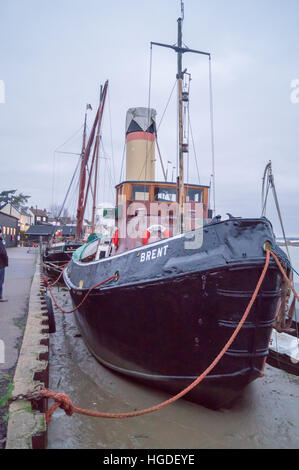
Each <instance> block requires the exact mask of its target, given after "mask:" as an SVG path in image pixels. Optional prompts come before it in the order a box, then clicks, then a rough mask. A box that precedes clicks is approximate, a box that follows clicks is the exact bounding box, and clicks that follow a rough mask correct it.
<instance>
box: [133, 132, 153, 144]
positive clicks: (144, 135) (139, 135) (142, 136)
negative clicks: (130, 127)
mask: <svg viewBox="0 0 299 470" xmlns="http://www.w3.org/2000/svg"><path fill="white" fill-rule="evenodd" d="M155 139H156V134H151V133H150V132H141V131H140V132H130V134H127V137H126V140H127V142H130V140H149V141H151V142H154V141H155Z"/></svg>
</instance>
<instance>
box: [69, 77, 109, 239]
mask: <svg viewBox="0 0 299 470" xmlns="http://www.w3.org/2000/svg"><path fill="white" fill-rule="evenodd" d="M107 89H108V80H107V81H106V82H105V85H104V88H103V90H102V89H101V95H100V104H99V108H98V111H97V114H96V117H95V120H94V123H93V126H92V130H91V133H90V136H89V139H88V142H87V146H86V149H85V137H84V138H83V146H82V157H81V170H80V183H79V196H78V206H77V225H76V239H77V240H78V239H80V238H81V236H82V227H83V218H84V213H85V209H86V204H87V198H88V191H89V188H90V183H91V175H92V171H93V167H94V163H95V160H97V159H98V147H99V136H100V130H101V124H102V118H103V112H104V106H105V100H106V95H107ZM85 127H86V115H85V125H84V128H85ZM96 130H97V135H96V141H95V146H94V151H93V156H92V161H91V167H90V172H89V177H88V181H87V185H86V170H87V163H88V159H89V155H90V151H91V148H92V144H93V141H94V136H95V133H96ZM84 135H85V133H84ZM97 168H98V165H97V162H96V165H95V181H96V180H97V173H96V172H97ZM95 189H96V188H95ZM94 198H95V195H94ZM94 198H93V212H94V211H95V206H96V204H95V200H94ZM92 220H93V226H94V214H93V216H92Z"/></svg>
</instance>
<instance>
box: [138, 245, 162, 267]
mask: <svg viewBox="0 0 299 470" xmlns="http://www.w3.org/2000/svg"><path fill="white" fill-rule="evenodd" d="M167 248H168V245H165V246H162V247H159V248H153V249H152V250H147V251H143V252H142V253H141V255H140V263H144V262H145V261H151V260H153V259H157V258H161V256H166V253H167Z"/></svg>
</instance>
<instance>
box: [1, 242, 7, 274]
mask: <svg viewBox="0 0 299 470" xmlns="http://www.w3.org/2000/svg"><path fill="white" fill-rule="evenodd" d="M6 266H8V257H7V252H6V248H5V245H4V243H3V239H2V237H0V268H6Z"/></svg>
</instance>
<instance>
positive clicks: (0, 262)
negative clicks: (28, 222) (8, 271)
mask: <svg viewBox="0 0 299 470" xmlns="http://www.w3.org/2000/svg"><path fill="white" fill-rule="evenodd" d="M7 266H8V257H7V252H6V248H5V243H4V240H3V238H2V229H1V228H0V302H7V300H6V299H3V297H2V293H3V292H2V291H3V283H4V273H5V268H6V267H7Z"/></svg>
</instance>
